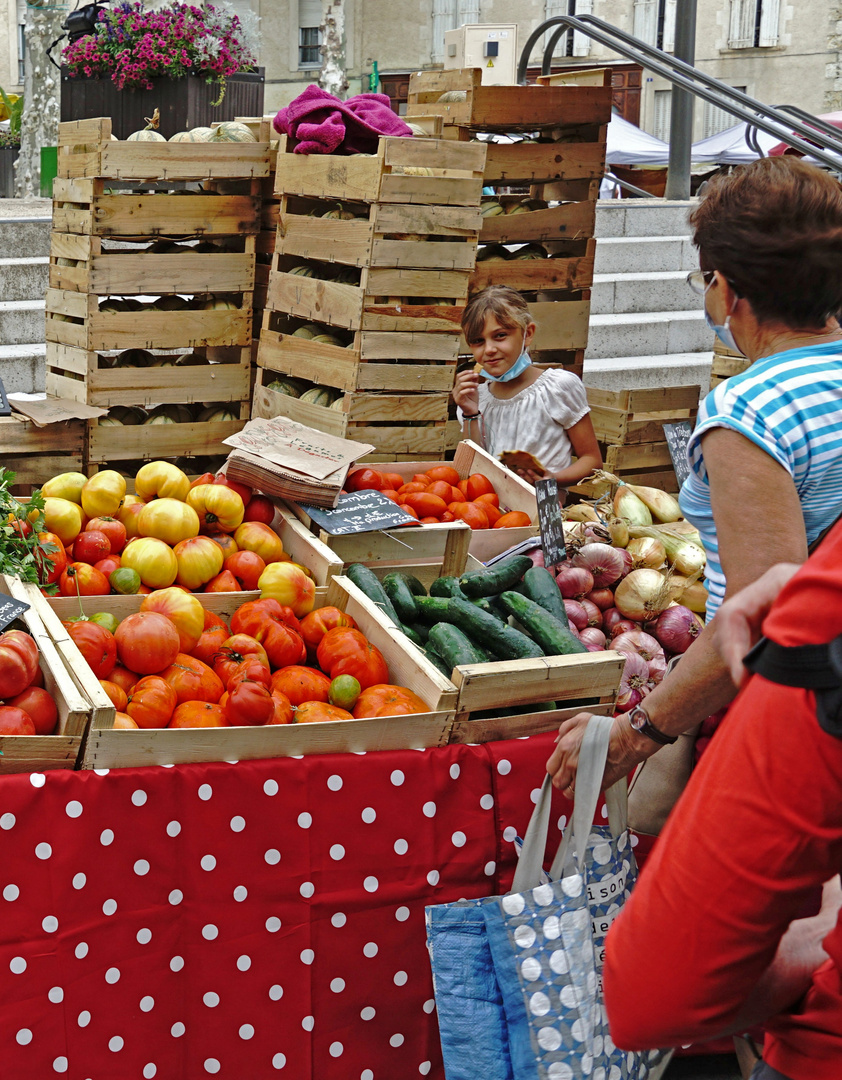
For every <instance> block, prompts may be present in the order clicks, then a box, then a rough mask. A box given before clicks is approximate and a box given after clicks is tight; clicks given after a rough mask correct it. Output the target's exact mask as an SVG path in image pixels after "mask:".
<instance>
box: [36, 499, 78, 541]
mask: <svg viewBox="0 0 842 1080" xmlns="http://www.w3.org/2000/svg"><path fill="white" fill-rule="evenodd" d="M44 524H45V525H46V527H47V532H51V533H55V535H56V536H57V537H58V538H59V540H61V542H62V544H72V543H73V541H74V540H75V539H76V537H77V536H78V535H79V533H80V532H81V531H82V507H81V506H79V505H78V504H77V503H74V502H70V501H69V500H68V499H55V498H50V499H44Z"/></svg>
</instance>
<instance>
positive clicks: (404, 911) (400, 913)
mask: <svg viewBox="0 0 842 1080" xmlns="http://www.w3.org/2000/svg"><path fill="white" fill-rule="evenodd" d="M395 918H396V919H397V920H398V922H406V920H407V919H408V918H409V908H408V907H399V908H398V910H397V911H396V912H395Z"/></svg>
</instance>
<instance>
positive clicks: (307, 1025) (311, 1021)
mask: <svg viewBox="0 0 842 1080" xmlns="http://www.w3.org/2000/svg"><path fill="white" fill-rule="evenodd" d="M301 1026H302V1027H303V1028H304V1030H305V1031H312V1030H313V1028H314V1027H315V1026H316V1018H315V1016H305V1017H304V1019H303V1020H302V1021H301Z"/></svg>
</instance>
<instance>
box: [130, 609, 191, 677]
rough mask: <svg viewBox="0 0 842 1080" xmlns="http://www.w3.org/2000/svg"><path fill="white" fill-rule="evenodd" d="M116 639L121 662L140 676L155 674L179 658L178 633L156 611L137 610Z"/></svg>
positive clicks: (164, 617) (171, 623)
mask: <svg viewBox="0 0 842 1080" xmlns="http://www.w3.org/2000/svg"><path fill="white" fill-rule="evenodd" d="M114 638H115V640H116V642H117V655H118V656H119V658H120V663H121V664H123V666H124V667H127V668H128V669H129V671H137V672H138V673H139V674H141V675H156V674H157V673H158V672H159V671H163V670H164V668H167V667H169V665H170V664H171V663H173V661H174V660H175V658H176V656H177V655H178V649H179V634H178V630H177V629H176V627H175V623H173V622H172V621H171V620H170V619H168V618H167V617H166V615H161V614H159V613H158V612H157V611H137V612H135V613H134V614H133V615H128V616H127V617H126V618H125V619H123V621H122V622H121V623H120V625H119V626H118V627H117V629H116V631H115V633H114Z"/></svg>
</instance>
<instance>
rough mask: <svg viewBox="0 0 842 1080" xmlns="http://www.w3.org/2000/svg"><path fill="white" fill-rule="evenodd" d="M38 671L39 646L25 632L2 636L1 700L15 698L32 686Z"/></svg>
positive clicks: (0, 645)
mask: <svg viewBox="0 0 842 1080" xmlns="http://www.w3.org/2000/svg"><path fill="white" fill-rule="evenodd" d="M37 671H38V646H37V645H36V644H35V642H34V641H33V639H32V638H31V637H30V636H29V634H25V633H24V632H23V630H7V631H6V632H5V633H4V634H0V699H6V698H10V697H14V696H15V694H20V693H22V692H23V691H24V690H25V689H26V688H27V686H30V685H31V684H32V680H33V679H34V678H35V673H36V672H37Z"/></svg>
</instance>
